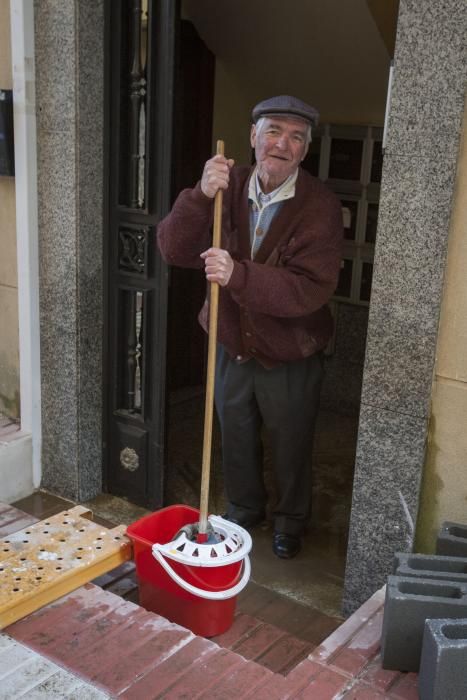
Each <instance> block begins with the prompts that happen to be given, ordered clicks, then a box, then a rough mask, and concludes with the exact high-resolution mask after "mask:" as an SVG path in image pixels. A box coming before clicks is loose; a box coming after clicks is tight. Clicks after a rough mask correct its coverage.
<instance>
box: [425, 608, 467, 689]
mask: <svg viewBox="0 0 467 700" xmlns="http://www.w3.org/2000/svg"><path fill="white" fill-rule="evenodd" d="M418 692H419V695H420V700H446V698H449V700H465V698H467V618H463V619H461V620H452V619H442V620H427V621H426V623H425V630H424V633H423V645H422V656H421V661H420V675H419V678H418Z"/></svg>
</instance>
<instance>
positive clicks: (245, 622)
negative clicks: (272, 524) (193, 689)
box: [93, 562, 340, 675]
mask: <svg viewBox="0 0 467 700" xmlns="http://www.w3.org/2000/svg"><path fill="white" fill-rule="evenodd" d="M93 583H95V584H96V585H99V586H101V587H102V588H104V589H105V590H107V591H110V592H112V593H115V594H116V595H120V596H122V597H124V598H125V599H126V600H131V601H133V602H135V603H138V583H137V578H136V570H135V566H134V564H133V562H126V563H125V564H122V565H121V566H119V567H118V568H117V569H114V570H113V571H110V572H108V573H107V574H104V575H103V576H100V577H99V578H97V579H94V581H93ZM250 613H251V614H250ZM271 623H277V624H271ZM339 624H340V620H338V619H337V618H332V617H329V616H327V615H324V614H323V613H320V612H319V611H317V610H314V609H313V608H309V607H306V606H303V605H300V604H296V603H294V602H293V601H290V600H289V599H287V598H285V597H284V596H280V595H278V594H276V593H274V592H272V591H269V590H268V589H265V588H263V587H262V586H258V585H257V584H254V583H252V582H250V583H249V584H248V586H247V589H246V591H245V592H244V593H243V594H242V595H241V596H239V600H238V603H237V615H236V617H235V619H234V623H233V625H232V627H231V628H230V629H229V630H228V631H227V632H226V633H225V634H223V635H220V636H218V637H214V638H212V641H213V642H215V643H216V644H217V645H218V646H220V647H222V648H224V649H229V650H231V651H235V652H236V653H238V654H240V655H241V656H242V657H243V658H245V659H248V660H251V661H256V663H258V664H260V665H261V666H264V667H265V668H267V669H269V670H270V671H273V672H274V673H281V674H283V675H285V674H287V673H289V672H290V671H291V670H292V669H293V668H294V667H295V666H296V665H297V664H298V663H300V661H302V660H303V659H305V658H306V657H307V656H308V654H310V653H311V651H312V650H313V649H314V648H315V647H316V646H317V644H319V643H320V642H321V641H322V640H323V639H325V637H327V636H328V634H330V633H331V632H332V631H333V630H334V629H336V627H338V626H339Z"/></svg>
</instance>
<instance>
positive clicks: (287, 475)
mask: <svg viewBox="0 0 467 700" xmlns="http://www.w3.org/2000/svg"><path fill="white" fill-rule="evenodd" d="M252 116H253V125H252V127H251V135H250V139H251V145H252V147H253V148H254V149H255V155H256V165H255V166H254V167H253V168H251V167H236V166H235V165H234V162H233V160H231V159H228V158H225V157H224V156H220V155H217V156H214V157H213V158H211V159H210V160H208V161H207V163H206V164H205V167H204V171H203V174H202V177H201V181H200V182H198V184H197V185H196V186H195V187H194V188H193V189H188V190H184V191H183V192H181V194H180V195H179V197H178V198H177V200H176V202H175V204H174V206H173V208H172V211H171V212H170V214H169V215H168V216H167V217H166V218H165V219H164V220H163V221H162V222H161V223H160V225H159V229H158V241H159V247H160V250H161V252H162V255H163V256H164V258H165V260H166V261H167V262H168V263H170V264H172V265H179V266H182V267H200V266H202V265H203V264H204V269H205V274H206V278H207V279H208V280H209V281H210V282H217V283H218V284H219V285H220V298H219V322H218V343H219V344H218V355H217V357H218V360H217V367H216V391H215V394H216V396H215V400H216V409H217V413H218V416H219V421H220V425H221V431H222V449H223V468H224V479H225V491H226V497H227V501H228V508H227V513H226V516H225V517H227V518H228V519H229V520H231V521H233V522H236V523H238V524H240V525H242V526H243V527H245V528H251V527H254V526H255V525H257V524H258V523H260V522H261V521H262V520H263V519H264V517H265V513H266V501H267V493H266V489H265V486H264V480H263V463H262V460H263V447H262V440H261V430H262V427H263V425H264V427H265V428H266V429H267V431H268V433H269V437H270V445H271V450H272V460H273V467H274V473H275V477H276V483H277V494H278V500H277V503H275V504H274V506H273V518H274V534H273V544H272V546H273V551H274V553H275V554H276V555H277V556H278V557H281V558H286V559H288V558H291V557H293V556H295V555H296V554H297V553H298V552H299V551H300V547H301V537H302V535H303V532H304V528H305V526H306V524H307V522H308V520H309V518H310V514H311V490H312V489H311V451H312V442H313V431H314V424H315V419H316V414H317V411H318V403H319V392H320V385H321V380H322V374H323V349H324V347H325V346H326V344H327V342H328V340H329V338H330V336H331V333H332V318H331V314H330V312H329V309H328V307H327V305H326V303H327V301H328V299H329V297H330V296H331V295H332V294H333V292H334V290H335V287H336V283H337V278H338V272H339V267H340V260H341V246H342V214H341V206H340V203H339V201H338V200H337V198H336V197H335V196H334V195H333V194H332V192H330V191H329V190H328V189H327V188H326V187H325V186H324V185H323V184H322V183H321V182H320V181H319V180H317V179H316V178H314V177H312V176H311V175H309V174H308V173H306V172H305V171H304V170H302V169H301V168H300V167H299V166H300V163H301V161H302V160H303V159H304V158H305V156H306V153H307V151H308V147H309V144H310V141H311V130H312V127H313V126H315V125H316V123H317V120H318V113H317V112H316V110H315V109H314V108H313V107H310V106H309V105H307V104H305V103H304V102H302V101H301V100H299V99H297V98H295V97H290V96H288V95H281V96H278V97H273V98H271V99H268V100H265V101H263V102H260V103H259V104H258V105H256V107H255V108H254V109H253V114H252ZM219 189H222V190H225V193H224V205H223V216H222V247H221V248H213V247H210V245H209V243H210V236H211V233H210V229H211V225H212V219H213V202H214V197H215V195H216V192H217V191H218V190H219ZM207 316H208V308H207V304H205V305H204V307H203V309H202V311H201V313H200V322H201V324H202V326H203V327H204V329H205V330H207V327H208V326H207Z"/></svg>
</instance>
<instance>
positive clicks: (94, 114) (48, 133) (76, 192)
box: [34, 0, 104, 500]
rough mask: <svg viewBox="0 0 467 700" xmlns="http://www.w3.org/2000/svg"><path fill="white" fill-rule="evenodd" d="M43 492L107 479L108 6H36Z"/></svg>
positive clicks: (78, 492) (89, 492)
mask: <svg viewBox="0 0 467 700" xmlns="http://www.w3.org/2000/svg"><path fill="white" fill-rule="evenodd" d="M34 10H35V47H36V55H35V60H36V95H37V97H36V104H37V127H38V139H37V141H38V181H39V184H38V188H39V239H40V248H39V257H40V262H39V265H40V314H41V382H42V412H43V416H42V425H43V438H42V444H43V451H42V468H43V479H42V486H43V487H45V488H47V489H48V490H50V491H53V492H54V493H57V494H60V495H62V496H65V497H67V498H71V499H75V500H87V499H89V498H91V497H92V496H94V495H96V494H97V493H98V492H99V491H100V489H101V482H102V445H101V441H102V430H101V423H102V417H101V414H102V406H101V401H102V399H101V395H102V389H101V386H102V313H103V310H102V289H103V287H102V274H103V273H102V235H103V222H102V216H103V214H102V212H103V204H102V203H103V143H104V140H103V99H104V98H103V95H104V89H103V88H104V78H103V66H104V11H103V0H99V1H97V2H95V1H94V0H80V1H79V2H78V1H77V0H40V1H39V2H38V1H37V0H36V2H35V4H34Z"/></svg>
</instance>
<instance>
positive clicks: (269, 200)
mask: <svg viewBox="0 0 467 700" xmlns="http://www.w3.org/2000/svg"><path fill="white" fill-rule="evenodd" d="M297 177H298V168H297V170H296V171H295V172H294V173H292V175H289V177H288V178H287V180H285V182H283V183H282V185H279V187H278V188H277V189H275V190H273V191H272V192H269V193H268V194H264V192H263V191H262V190H261V185H260V182H259V177H258V168H257V167H256V168H255V169H254V171H253V173H252V175H251V178H250V183H249V185H248V198H249V199H250V200H251V201H252V202H254V203H255V204H256V206H257V207H258V208H259V209H262V208H263V207H264V206H267V205H268V204H273V203H275V202H282V201H284V200H285V199H291V198H292V197H294V196H295V183H296V181H297Z"/></svg>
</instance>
